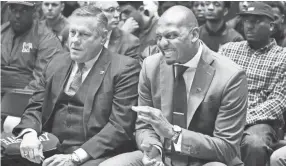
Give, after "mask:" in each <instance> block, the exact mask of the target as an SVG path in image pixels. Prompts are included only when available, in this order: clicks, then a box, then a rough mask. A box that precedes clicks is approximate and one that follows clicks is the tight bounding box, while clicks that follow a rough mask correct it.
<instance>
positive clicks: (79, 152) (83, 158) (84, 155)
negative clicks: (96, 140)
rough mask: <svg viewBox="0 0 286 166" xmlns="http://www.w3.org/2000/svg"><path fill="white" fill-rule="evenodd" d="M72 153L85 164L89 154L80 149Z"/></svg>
mask: <svg viewBox="0 0 286 166" xmlns="http://www.w3.org/2000/svg"><path fill="white" fill-rule="evenodd" d="M74 153H75V154H76V155H77V156H78V158H79V159H80V162H81V163H84V162H86V161H87V160H89V158H90V156H89V154H88V153H87V152H86V151H85V150H83V149H82V148H79V149H77V150H75V151H74Z"/></svg>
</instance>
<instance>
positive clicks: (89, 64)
mask: <svg viewBox="0 0 286 166" xmlns="http://www.w3.org/2000/svg"><path fill="white" fill-rule="evenodd" d="M101 52H102V49H101V50H100V52H99V53H98V54H97V55H96V56H95V57H94V58H93V59H91V60H89V61H87V62H85V63H84V67H83V69H82V70H83V71H82V72H83V73H82V80H81V82H82V83H83V81H84V80H85V78H86V77H87V75H88V73H89V72H90V70H91V68H92V66H93V65H94V63H95V62H96V61H97V60H98V58H99V55H100V54H101ZM77 70H78V64H77V62H75V63H74V64H73V68H72V71H71V74H70V77H69V80H68V82H67V84H66V87H65V93H66V94H68V93H67V92H68V90H69V88H70V85H71V83H72V81H73V80H74V77H75V75H76V73H77Z"/></svg>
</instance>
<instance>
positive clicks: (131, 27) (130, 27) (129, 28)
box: [121, 17, 139, 33]
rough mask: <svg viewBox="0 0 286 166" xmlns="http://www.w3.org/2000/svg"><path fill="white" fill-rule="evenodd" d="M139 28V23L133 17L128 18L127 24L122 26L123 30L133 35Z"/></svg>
mask: <svg viewBox="0 0 286 166" xmlns="http://www.w3.org/2000/svg"><path fill="white" fill-rule="evenodd" d="M138 28H139V25H138V23H137V21H135V20H134V18H133V17H130V18H128V19H127V20H126V21H125V23H124V24H123V25H122V26H121V30H123V31H125V32H129V33H133V32H134V31H136V30H137V29H138Z"/></svg>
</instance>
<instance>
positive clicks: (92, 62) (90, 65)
mask: <svg viewBox="0 0 286 166" xmlns="http://www.w3.org/2000/svg"><path fill="white" fill-rule="evenodd" d="M102 50H103V49H101V50H100V52H99V53H98V54H97V55H96V56H95V57H94V58H92V59H91V60H89V61H87V62H85V63H84V68H83V70H85V71H88V70H90V69H91V68H92V66H93V65H94V63H95V62H96V61H97V60H98V58H99V56H100V54H101V52H102ZM76 67H77V68H78V64H77V63H76Z"/></svg>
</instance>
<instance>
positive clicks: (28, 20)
mask: <svg viewBox="0 0 286 166" xmlns="http://www.w3.org/2000/svg"><path fill="white" fill-rule="evenodd" d="M7 4H8V5H9V9H10V10H11V16H10V21H9V22H7V23H5V24H3V26H2V27H1V48H2V50H1V88H2V91H3V90H5V89H11V88H19V89H23V88H26V89H32V90H33V89H34V87H32V86H30V85H29V83H30V82H31V81H32V80H34V79H36V80H38V79H39V77H40V76H41V73H42V71H43V69H44V67H45V65H46V63H47V62H48V61H49V60H50V59H51V58H52V57H53V56H56V55H58V54H61V53H62V51H63V49H62V47H61V44H60V41H59V40H58V38H57V37H56V36H55V35H54V34H53V33H52V32H51V31H50V30H49V29H48V28H46V27H45V26H43V25H41V24H39V22H38V21H36V20H33V17H32V15H33V12H34V4H33V3H32V2H25V1H21V2H20V1H11V2H7Z"/></svg>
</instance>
